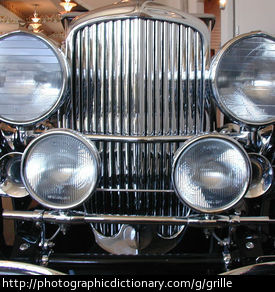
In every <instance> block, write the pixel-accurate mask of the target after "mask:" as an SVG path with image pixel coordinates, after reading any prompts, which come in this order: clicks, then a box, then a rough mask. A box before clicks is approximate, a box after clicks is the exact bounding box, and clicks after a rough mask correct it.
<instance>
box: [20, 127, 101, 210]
mask: <svg viewBox="0 0 275 292" xmlns="http://www.w3.org/2000/svg"><path fill="white" fill-rule="evenodd" d="M99 165H100V158H99V154H98V151H97V149H96V148H95V146H94V144H93V143H91V142H90V141H89V140H87V139H86V138H85V137H83V136H82V135H80V134H78V133H76V132H74V131H71V130H51V131H48V132H46V133H45V134H42V135H41V136H39V137H38V138H36V139H35V140H33V141H32V142H31V143H30V144H29V145H28V147H27V148H26V150H25V152H24V154H23V157H22V164H21V176H22V179H23V182H24V184H25V187H26V189H27V190H28V191H29V193H30V195H31V196H32V197H33V198H34V199H35V200H37V201H38V202H40V203H41V204H42V205H44V206H46V207H50V208H54V209H67V208H73V207H75V206H77V205H79V204H80V203H82V202H84V201H85V200H86V199H87V198H88V197H89V196H90V195H91V194H92V193H93V191H94V190H95V187H96V184H97V181H98V177H99Z"/></svg>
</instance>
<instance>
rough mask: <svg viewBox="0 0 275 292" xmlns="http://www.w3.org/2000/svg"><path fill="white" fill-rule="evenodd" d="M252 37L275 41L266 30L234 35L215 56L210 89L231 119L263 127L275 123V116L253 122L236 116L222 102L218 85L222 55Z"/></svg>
mask: <svg viewBox="0 0 275 292" xmlns="http://www.w3.org/2000/svg"><path fill="white" fill-rule="evenodd" d="M252 37H264V38H267V39H271V40H273V41H274V42H275V35H272V34H270V33H267V32H264V31H252V32H249V33H244V34H241V35H238V36H236V37H234V38H233V39H231V40H229V41H228V42H227V43H225V44H224V46H223V47H222V48H221V49H220V50H219V52H218V53H217V55H216V56H215V57H214V59H213V60H212V62H211V64H210V69H209V80H210V89H211V92H212V94H213V96H214V100H215V102H216V104H217V106H218V108H219V109H220V110H221V112H222V113H223V114H224V115H226V116H227V117H228V118H229V119H230V120H232V121H234V122H236V123H237V124H239V125H245V126H250V127H263V126H268V125H271V124H274V123H275V117H274V118H273V119H272V120H271V121H269V122H265V123H264V122H252V121H246V120H244V119H242V118H239V117H236V116H235V115H234V113H232V111H231V110H229V109H227V107H226V106H225V105H224V103H223V102H221V99H220V94H219V90H218V86H217V73H218V69H219V67H220V63H221V59H222V57H223V56H224V55H225V54H226V52H228V50H229V49H230V48H231V47H232V46H233V45H234V44H237V43H238V42H240V41H242V40H244V39H248V38H252Z"/></svg>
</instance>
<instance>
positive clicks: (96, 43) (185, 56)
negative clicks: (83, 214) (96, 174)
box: [59, 17, 206, 236]
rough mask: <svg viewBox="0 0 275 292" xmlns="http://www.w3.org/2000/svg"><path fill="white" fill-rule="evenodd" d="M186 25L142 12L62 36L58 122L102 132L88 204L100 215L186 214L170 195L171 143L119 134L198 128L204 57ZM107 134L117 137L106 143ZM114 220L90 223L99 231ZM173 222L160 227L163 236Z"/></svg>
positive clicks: (181, 132)
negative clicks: (66, 74) (64, 98)
mask: <svg viewBox="0 0 275 292" xmlns="http://www.w3.org/2000/svg"><path fill="white" fill-rule="evenodd" d="M203 49H204V48H203V42H202V36H201V34H200V33H199V32H198V31H196V30H194V29H193V28H191V27H187V26H185V25H183V24H179V23H172V22H166V21H160V20H152V19H146V18H138V17H135V18H129V19H121V20H109V21H104V22H98V23H97V22H95V23H91V24H87V25H86V26H82V27H81V28H80V29H79V30H77V31H76V32H75V34H74V36H73V37H72V38H71V39H70V43H69V44H68V46H67V50H68V51H67V56H68V57H69V59H70V60H71V64H72V94H71V95H72V99H71V100H70V101H69V102H68V103H67V104H65V105H64V106H63V109H62V110H61V112H60V116H59V117H60V124H61V126H62V127H67V128H73V129H75V130H78V131H80V132H82V133H84V134H90V135H93V134H94V135H102V137H104V139H102V141H97V142H96V144H97V147H98V149H99V151H100V154H101V159H102V170H101V172H102V177H101V181H100V183H99V190H98V191H97V192H96V194H94V195H93V197H92V198H91V200H90V201H89V202H88V206H87V208H88V210H89V211H91V212H96V213H104V214H128V215H152V216H154V215H165V216H169V215H173V216H181V215H185V214H186V213H187V212H188V208H186V207H185V206H184V205H183V204H182V203H180V202H179V200H178V198H177V197H176V195H175V194H174V193H173V191H172V190H173V187H172V183H171V169H172V161H173V155H174V153H175V151H176V150H177V148H178V147H179V142H167V141H164V142H162V141H159V142H157V143H152V142H141V143H140V142H127V137H133V136H135V137H140V136H142V137H152V136H153V137H158V136H161V137H162V136H182V137H183V139H184V137H186V136H190V135H195V134H197V133H201V132H204V131H205V130H206V129H205V127H206V125H205V119H204V115H205V104H204V93H205V92H204V91H205V88H204V83H205V82H204V71H205V64H204V62H205V61H204V58H203V57H204V56H203ZM113 135H116V136H121V137H124V138H126V139H125V140H124V141H122V142H121V141H119V142H112V141H108V137H111V136H113ZM119 228H120V226H111V227H110V225H109V224H105V225H103V224H100V225H97V229H98V230H100V232H102V233H103V234H105V235H113V234H115V233H116V232H117V231H118V230H119ZM176 229H177V227H173V226H167V227H164V226H162V227H160V231H159V232H160V233H161V234H162V235H163V236H171V235H173V234H174V233H175V232H177V230H176Z"/></svg>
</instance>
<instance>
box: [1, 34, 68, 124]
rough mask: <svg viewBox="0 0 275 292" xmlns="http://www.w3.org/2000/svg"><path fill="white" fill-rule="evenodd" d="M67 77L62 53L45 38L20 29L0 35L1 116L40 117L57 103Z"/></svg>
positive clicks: (18, 120) (21, 120)
mask: <svg viewBox="0 0 275 292" xmlns="http://www.w3.org/2000/svg"><path fill="white" fill-rule="evenodd" d="M67 79H68V66H67V63H66V60H65V57H64V55H63V54H62V53H61V52H60V51H59V50H58V49H57V48H56V47H55V46H54V45H53V44H52V43H51V42H49V41H47V40H46V39H45V38H42V37H40V36H38V35H35V34H32V33H29V32H22V31H19V32H13V33H9V34H7V35H4V36H2V37H0V120H2V121H4V122H7V123H11V124H15V125H27V124H32V123H35V122H38V121H40V120H43V119H44V118H46V117H47V116H48V115H50V114H51V113H53V112H54V111H55V110H56V109H57V108H58V107H59V106H60V104H61V102H62V100H63V99H62V97H63V96H64V95H65V92H66V86H67V83H68V80H67Z"/></svg>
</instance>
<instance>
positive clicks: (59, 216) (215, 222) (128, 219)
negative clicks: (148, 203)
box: [2, 210, 275, 227]
mask: <svg viewBox="0 0 275 292" xmlns="http://www.w3.org/2000/svg"><path fill="white" fill-rule="evenodd" d="M2 216H3V218H4V219H10V220H22V221H35V222H37V221H38V222H48V223H55V224H83V223H116V224H134V225H136V224H157V225H159V224H163V225H188V226H191V227H221V226H228V225H229V226H236V225H250V224H251V225H254V224H257V225H263V224H275V219H271V218H270V217H268V216H259V217H240V216H235V215H233V216H221V215H216V216H208V217H207V216H204V215H193V216H186V217H173V216H172V217H166V216H133V215H131V216H128V215H127V216H126V215H125V216H120V215H98V214H83V213H79V212H70V213H61V212H54V211H43V210H36V211H10V210H3V211H2Z"/></svg>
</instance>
